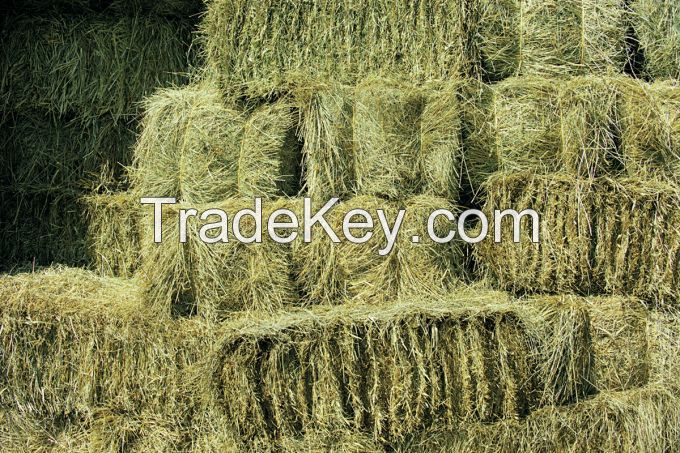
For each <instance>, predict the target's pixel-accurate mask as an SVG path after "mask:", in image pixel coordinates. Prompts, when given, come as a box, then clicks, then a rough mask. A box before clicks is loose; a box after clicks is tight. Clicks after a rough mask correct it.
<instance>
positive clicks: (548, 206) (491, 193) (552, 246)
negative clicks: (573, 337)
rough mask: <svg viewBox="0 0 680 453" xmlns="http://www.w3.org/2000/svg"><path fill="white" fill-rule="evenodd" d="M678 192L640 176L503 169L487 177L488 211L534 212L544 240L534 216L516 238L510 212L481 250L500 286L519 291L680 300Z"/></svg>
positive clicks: (481, 260)
mask: <svg viewBox="0 0 680 453" xmlns="http://www.w3.org/2000/svg"><path fill="white" fill-rule="evenodd" d="M679 200H680V197H679V194H678V189H677V187H676V186H674V185H668V184H663V183H659V182H653V181H646V182H645V181H641V180H639V179H621V180H618V181H615V180H611V179H607V178H598V179H595V180H588V179H576V178H574V177H572V176H567V175H559V174H552V175H544V176H541V175H535V174H529V173H512V174H498V175H496V176H495V177H494V178H492V179H491V180H489V182H488V186H487V200H486V206H485V208H484V212H486V214H487V216H489V218H492V216H493V211H494V210H495V209H501V210H503V209H510V208H511V209H514V210H516V211H522V210H524V209H533V210H535V211H536V212H537V213H538V214H539V217H540V231H541V236H540V241H539V243H537V244H534V243H531V242H530V238H529V234H530V232H531V227H530V225H529V224H528V221H527V220H526V219H528V217H526V218H525V220H524V221H523V222H522V231H523V234H522V235H521V238H520V242H519V243H514V242H513V239H512V235H513V229H512V227H511V221H510V220H508V219H510V217H508V218H506V220H504V222H503V225H502V227H501V232H502V237H501V243H500V244H496V243H493V235H490V236H489V237H487V239H486V240H484V241H482V242H480V243H479V244H477V246H476V247H475V254H476V257H477V260H478V262H479V263H480V264H481V265H482V267H483V268H485V269H486V270H487V271H489V272H490V274H491V275H492V276H493V277H494V279H495V280H496V283H497V284H498V285H499V287H501V288H503V289H507V290H511V291H516V292H549V293H563V292H567V293H569V292H575V293H580V294H615V295H616V294H618V295H635V296H638V297H640V298H642V299H645V300H647V301H649V302H667V303H670V304H673V303H677V301H678V291H677V287H678V281H679V280H678V279H679V277H680V275H679V268H678V265H677V256H678V255H677V254H678V250H679V247H680V242H679V241H677V237H678V230H677V225H678V215H679V214H678V212H680V211H679V210H678V208H679V207H680V206H679Z"/></svg>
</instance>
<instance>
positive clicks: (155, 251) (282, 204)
mask: <svg viewBox="0 0 680 453" xmlns="http://www.w3.org/2000/svg"><path fill="white" fill-rule="evenodd" d="M253 207H254V203H253V201H252V200H249V199H229V200H225V201H222V202H216V203H210V204H209V205H187V204H184V205H174V206H166V208H164V212H163V215H164V216H163V219H162V230H163V240H162V243H160V244H156V243H154V242H153V237H154V235H153V215H152V214H153V213H152V210H148V211H147V213H148V214H147V215H146V216H145V218H144V220H143V222H144V224H143V225H144V226H143V235H142V238H141V247H142V266H141V268H140V270H139V273H138V275H139V276H140V278H141V279H142V281H143V282H144V287H145V294H146V298H147V299H146V300H147V303H148V304H150V305H151V306H153V308H154V309H156V310H159V311H161V312H162V313H165V314H171V313H172V314H175V315H187V314H199V315H201V316H202V317H205V318H206V319H211V320H213V319H219V318H224V317H226V316H228V315H229V314H230V313H231V312H233V311H239V310H262V311H265V312H267V311H274V310H277V309H280V308H282V307H283V306H285V305H290V304H294V303H295V302H296V301H297V294H296V289H295V283H294V281H293V275H292V266H291V255H290V253H291V252H290V246H287V245H283V244H277V243H276V242H274V241H273V240H272V239H271V238H270V237H269V236H268V234H267V230H266V228H267V225H266V223H265V224H264V225H263V238H262V243H259V244H255V243H254V244H244V243H242V242H240V241H237V240H236V238H235V237H233V235H231V234H230V237H229V242H226V243H225V242H219V243H215V244H207V243H205V242H203V241H202V240H201V239H200V238H199V232H200V230H201V228H202V227H203V226H204V225H206V224H208V223H214V222H219V220H220V219H219V217H218V216H210V217H209V218H208V219H207V220H205V221H203V220H200V219H198V218H197V217H192V218H190V219H189V221H188V225H187V242H186V243H184V244H182V243H180V241H179V239H180V230H179V213H178V211H179V210H180V209H188V208H195V209H197V210H198V211H199V213H201V212H203V211H204V210H206V209H222V210H224V211H225V212H226V213H227V214H228V216H229V222H230V227H231V222H232V220H233V219H232V217H233V215H234V214H235V213H236V212H238V211H239V210H241V209H245V208H249V209H252V208H253ZM280 208H288V209H297V208H295V203H294V202H292V201H287V200H279V201H275V202H273V203H268V204H266V205H265V206H263V210H264V212H263V218H264V219H267V218H268V215H269V214H268V213H271V212H273V211H275V210H276V209H280ZM254 226H255V225H254V221H253V219H252V217H250V216H248V217H244V218H243V219H242V222H241V228H242V234H243V235H245V236H250V234H252V232H253V231H254ZM217 232H218V230H216V229H211V230H209V231H207V233H206V234H207V235H208V237H215V234H217Z"/></svg>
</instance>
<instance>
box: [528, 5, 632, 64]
mask: <svg viewBox="0 0 680 453" xmlns="http://www.w3.org/2000/svg"><path fill="white" fill-rule="evenodd" d="M523 3H524V2H523ZM625 3H626V2H625V1H623V0H605V1H602V0H570V1H565V2H563V1H552V0H526V2H525V4H524V5H523V11H522V12H521V14H522V17H521V19H520V33H521V34H522V36H521V38H520V49H519V72H520V73H522V74H527V73H534V74H545V75H560V74H571V73H578V74H582V73H586V72H606V71H611V70H613V71H616V72H619V71H621V70H622V69H623V67H624V65H625V63H626V60H627V56H626V46H625V34H626V29H627V27H626V25H627V23H626V20H627V17H626V8H625Z"/></svg>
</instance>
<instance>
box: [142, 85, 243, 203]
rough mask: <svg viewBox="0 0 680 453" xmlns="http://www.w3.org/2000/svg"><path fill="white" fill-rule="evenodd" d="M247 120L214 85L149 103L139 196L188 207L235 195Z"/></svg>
mask: <svg viewBox="0 0 680 453" xmlns="http://www.w3.org/2000/svg"><path fill="white" fill-rule="evenodd" d="M243 121H244V119H243V115H242V114H241V113H239V112H238V111H236V110H233V109H230V108H228V107H227V105H226V104H225V103H224V101H223V100H222V97H221V95H220V93H219V92H218V90H216V89H214V88H211V87H210V86H209V85H208V84H205V85H202V84H201V85H190V86H187V87H184V88H180V89H176V88H170V89H164V90H160V91H159V92H157V93H156V94H155V95H153V96H151V97H150V98H147V99H146V100H145V115H144V119H143V120H142V132H141V135H140V136H139V139H138V141H137V145H136V147H135V158H134V165H133V168H132V170H131V182H132V185H133V187H134V190H135V193H136V194H137V195H138V196H141V197H154V196H155V197H175V198H177V199H178V200H182V201H186V202H187V203H208V202H212V201H217V200H221V199H224V198H227V197H229V196H233V195H234V194H235V193H236V192H237V177H236V175H237V170H238V160H239V153H240V142H241V138H242V134H243Z"/></svg>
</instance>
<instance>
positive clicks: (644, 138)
mask: <svg viewBox="0 0 680 453" xmlns="http://www.w3.org/2000/svg"><path fill="white" fill-rule="evenodd" d="M621 122H622V127H621V131H622V135H621V142H622V144H621V146H622V149H623V155H624V158H625V165H626V167H627V168H628V171H629V174H630V175H631V176H633V175H634V174H637V175H645V174H656V175H660V176H662V177H663V176H666V177H669V176H670V178H672V179H674V180H676V181H677V180H678V177H680V164H679V162H680V151H679V149H680V85H678V83H677V82H673V81H663V82H656V83H652V84H648V83H644V82H641V81H637V80H632V79H631V80H630V81H629V82H628V86H627V87H626V90H625V91H624V93H623V99H622V101H621Z"/></svg>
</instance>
